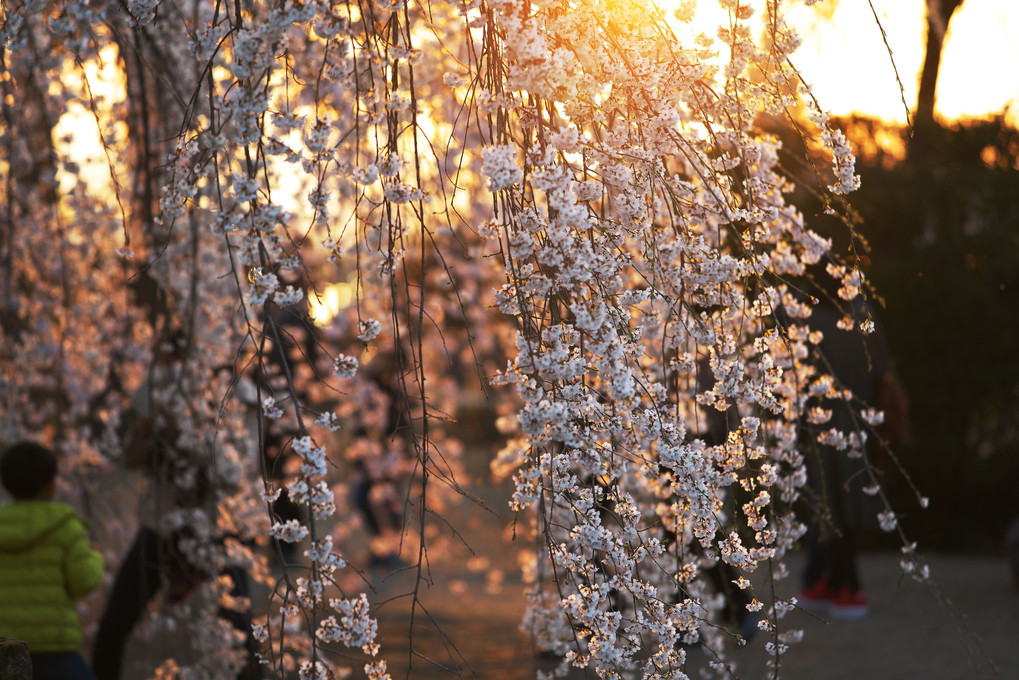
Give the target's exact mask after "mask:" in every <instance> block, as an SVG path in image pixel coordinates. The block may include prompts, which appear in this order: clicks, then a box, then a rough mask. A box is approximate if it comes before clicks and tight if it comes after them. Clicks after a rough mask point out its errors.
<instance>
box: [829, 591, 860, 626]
mask: <svg viewBox="0 0 1019 680" xmlns="http://www.w3.org/2000/svg"><path fill="white" fill-rule="evenodd" d="M867 611H868V610H867V596H866V595H865V594H864V592H863V591H862V590H857V591H855V592H853V591H852V590H850V589H849V588H843V589H842V590H840V591H839V594H838V596H837V597H836V598H835V601H834V602H832V603H831V612H830V613H831V617H832V618H833V619H835V618H838V619H862V618H863V617H865V616H867Z"/></svg>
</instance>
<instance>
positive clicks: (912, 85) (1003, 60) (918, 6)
mask: <svg viewBox="0 0 1019 680" xmlns="http://www.w3.org/2000/svg"><path fill="white" fill-rule="evenodd" d="M872 1H873V5H874V9H875V10H876V11H877V14H878V16H879V17H880V19H881V23H882V25H883V26H884V28H885V31H886V32H887V34H888V44H889V45H890V46H891V48H892V52H893V55H894V58H895V64H896V66H897V67H898V71H899V75H900V77H901V79H902V84H903V87H904V89H905V96H906V101H907V102H908V103H909V105H910V107H912V106H913V105H914V104H915V100H916V91H917V84H918V79H919V73H920V67H921V65H922V62H923V50H924V35H925V33H926V26H925V18H924V17H925V14H924V12H925V10H924V0H872ZM701 2H705V0H701ZM834 2H835V0H824V1H823V2H821V3H819V4H818V5H817V6H816V7H817V8H822V9H821V10H818V9H815V8H807V7H804V6H802V5H800V4H799V3H786V6H787V7H788V8H790V9H792V8H793V6H794V5H795V7H796V12H795V13H790V17H791V18H792V19H793V20H794V21H795V24H796V25H797V26H799V27H800V28H801V33H802V35H803V37H804V44H803V46H802V47H800V49H799V50H798V51H797V52H796V54H795V55H794V63H796V65H797V66H798V67H799V68H800V69H801V70H802V71H803V72H804V75H805V77H806V80H807V82H809V83H811V84H812V85H813V86H814V88H815V92H816V94H817V95H818V97H819V99H820V100H821V103H822V105H823V106H825V107H827V108H830V109H831V110H832V111H834V112H835V113H850V112H856V113H862V114H866V115H871V116H880V117H883V118H886V119H890V120H895V121H899V122H903V121H905V111H904V110H903V105H902V100H901V95H900V93H899V89H898V85H897V84H896V82H895V75H894V73H893V71H892V67H891V64H890V63H889V59H888V52H887V49H886V48H885V46H884V44H883V42H882V39H881V32H880V30H879V29H878V27H877V25H876V24H875V21H874V15H873V13H872V12H871V9H870V6H869V5H868V3H867V0H838V2H837V4H835V5H833V6H834V7H835V10H834V14H833V16H832V17H831V19H825V18H823V17H821V18H819V14H820V13H821V12H823V11H824V10H823V7H824V6H825V5H829V4H830V3H834ZM1016 36H1019V0H965V2H964V3H963V5H962V7H961V8H960V9H958V10H956V12H955V15H954V16H953V17H952V21H951V23H950V25H949V29H948V35H947V37H946V44H945V51H944V53H943V56H942V61H941V72H940V74H939V77H938V90H937V108H936V111H937V113H938V114H940V115H941V116H943V117H944V118H946V119H949V120H954V119H956V118H959V117H967V116H985V115H989V114H994V113H997V112H1000V111H1001V110H1002V109H1004V108H1005V107H1006V106H1007V105H1008V104H1009V103H1011V104H1012V107H1013V111H1012V113H1011V115H1010V120H1012V121H1013V122H1015V121H1016V120H1017V114H1019V39H1017V37H1016Z"/></svg>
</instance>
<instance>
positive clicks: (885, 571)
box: [124, 488, 1019, 680]
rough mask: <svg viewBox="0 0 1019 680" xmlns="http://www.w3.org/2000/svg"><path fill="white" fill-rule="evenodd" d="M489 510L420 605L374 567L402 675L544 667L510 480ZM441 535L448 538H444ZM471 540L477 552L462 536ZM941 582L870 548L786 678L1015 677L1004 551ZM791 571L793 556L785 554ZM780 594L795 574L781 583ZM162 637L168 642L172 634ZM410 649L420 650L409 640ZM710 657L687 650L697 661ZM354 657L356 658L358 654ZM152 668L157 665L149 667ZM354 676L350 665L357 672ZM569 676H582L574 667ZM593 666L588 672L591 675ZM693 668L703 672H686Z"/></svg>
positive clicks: (448, 546)
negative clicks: (850, 609)
mask: <svg viewBox="0 0 1019 680" xmlns="http://www.w3.org/2000/svg"><path fill="white" fill-rule="evenodd" d="M478 492H479V493H480V494H481V495H482V496H483V498H484V499H485V501H486V503H487V507H488V510H482V509H479V508H478V507H476V506H473V505H471V504H468V503H464V504H463V505H461V506H459V507H458V508H456V509H455V510H454V511H452V512H451V513H450V515H449V516H448V517H447V519H448V520H449V521H450V523H451V524H453V525H455V526H456V527H457V528H458V530H459V531H461V532H462V537H461V538H462V539H463V540H462V541H460V540H450V539H449V537H448V536H447V537H446V538H445V539H442V540H439V541H438V542H437V543H436V544H434V545H435V547H433V549H432V550H431V552H430V554H429V557H430V573H429V575H428V578H427V579H426V580H425V581H423V582H422V585H421V587H420V588H419V589H418V597H419V603H420V606H419V607H418V608H416V610H415V611H414V614H413V625H412V616H411V608H410V598H409V597H407V596H406V594H407V593H408V592H409V591H410V590H411V588H412V587H413V584H414V582H415V579H414V575H413V574H412V573H411V572H410V571H402V572H397V573H393V574H390V573H388V572H385V571H382V570H378V569H368V570H366V571H365V573H364V575H365V577H366V579H367V580H368V582H369V583H371V584H372V587H373V589H374V590H373V591H372V592H371V594H370V598H371V599H372V600H373V602H374V604H375V607H376V611H375V613H376V615H377V616H378V617H379V620H380V631H379V639H380V641H381V644H382V653H383V655H384V656H385V658H386V659H387V660H388V661H389V664H390V669H391V672H392V674H393V677H394V679H395V678H410V679H411V680H431V679H433V678H434V679H438V678H444V679H448V678H453V677H457V675H459V676H462V677H464V678H479V679H483V680H526V679H531V678H534V677H535V674H536V670H537V668H539V667H549V664H550V662H547V661H543V660H542V659H541V658H540V657H538V656H536V655H535V654H534V649H533V647H532V644H531V642H530V640H529V638H528V637H527V636H526V635H524V634H523V633H521V631H520V630H519V623H520V617H521V613H522V611H523V606H524V602H523V597H522V595H521V583H520V577H519V570H518V569H516V568H515V565H516V553H517V552H519V551H520V550H521V549H522V548H523V546H521V545H520V543H519V542H518V543H515V544H514V543H512V542H510V541H508V540H506V539H507V538H508V537H509V536H510V535H511V533H512V515H511V513H510V512H509V510H508V509H507V508H506V505H505V502H504V501H505V493H506V491H505V489H496V488H481V489H480V490H479V491H478ZM440 538H441V537H440ZM464 542H466V543H467V544H469V545H470V547H471V548H472V549H473V553H472V552H471V551H469V550H467V549H466V548H464V547H463V543H464ZM928 559H929V562H930V565H931V569H932V575H933V578H934V581H935V583H936V584H937V586H936V587H937V590H936V591H935V592H932V591H931V590H929V589H928V588H926V587H925V586H924V585H922V584H919V583H916V582H914V581H911V580H908V579H902V578H901V577H900V574H901V570H900V568H899V565H898V561H899V556H898V554H897V553H893V552H881V553H867V554H864V555H863V556H862V557H861V564H860V566H861V571H862V577H863V580H864V583H865V584H866V587H867V591H868V594H869V597H870V603H871V611H870V615H869V616H868V617H867V618H865V619H863V620H856V621H846V620H833V621H825V620H823V619H821V618H818V617H815V616H813V615H810V614H808V613H806V612H802V611H796V612H793V613H791V614H790V615H789V617H788V618H787V619H786V622H787V623H788V625H789V627H793V628H796V627H800V628H803V629H804V631H805V638H804V641H803V642H801V643H799V644H797V645H794V646H793V648H792V649H791V650H790V652H789V654H787V655H786V656H785V657H783V660H782V665H781V673H780V677H781V678H783V680H818V679H820V680H857V679H858V678H867V679H868V680H913V679H915V678H923V679H924V680H971V679H976V680H981V679H984V678H1005V679H1008V680H1011V679H1015V678H1019V590H1016V589H1015V588H1014V587H1013V584H1012V582H1011V579H1010V574H1009V570H1008V567H1007V564H1006V562H1005V560H1004V558H994V557H966V556H953V555H928ZM790 569H791V573H793V574H795V573H797V570H798V560H797V559H796V558H794V559H792V560H790ZM777 587H778V589H779V593H780V594H782V595H786V594H788V593H789V592H790V589H795V580H794V579H789V581H788V583H786V582H781V583H780V584H778V586H777ZM764 642H765V640H764V639H763V636H758V637H757V638H755V639H754V640H753V641H751V643H750V645H748V646H747V647H746V648H743V649H740V650H737V653H736V654H735V655H734V657H733V659H734V661H735V662H736V664H737V668H736V671H735V672H734V674H733V675H732V676H731V677H733V678H740V679H741V680H762V679H764V678H770V677H773V676H772V674H770V673H769V672H768V671H767V669H766V668H765V665H764V662H763V649H762V647H763V645H764ZM163 644H169V645H171V646H172V642H171V641H168V640H167V641H163ZM151 645H153V643H152V642H148V643H143V644H141V645H138V646H134V647H133V648H132V649H131V650H129V654H130V655H131V656H133V657H134V660H135V661H134V663H133V664H132V665H129V668H133V669H134V670H132V671H131V672H129V673H126V674H125V678H124V680H145V679H146V678H147V677H148V674H147V673H145V672H143V669H144V667H145V664H144V658H145V656H147V655H148V654H149V653H153V652H154V651H156V650H155V647H160V649H159V650H158V651H167V650H166V648H165V647H164V646H162V645H161V644H160V643H159V642H158V641H157V642H156V643H155V647H153V646H151ZM412 648H413V650H412ZM698 661H700V662H703V654H701V655H700V658H698V653H697V652H696V651H694V652H691V662H692V664H693V663H696V662H698ZM354 666H355V668H356V667H357V664H356V663H355V664H354ZM149 673H151V666H149ZM353 677H355V678H357V677H359V675H358V674H356V673H355V675H354V676H353ZM570 677H571V678H579V677H585V676H584V675H583V674H582V673H580V672H579V671H578V672H576V673H574V674H573V675H571V676H570ZM592 677H593V676H592ZM691 677H692V678H696V677H697V675H696V674H695V673H693V672H691Z"/></svg>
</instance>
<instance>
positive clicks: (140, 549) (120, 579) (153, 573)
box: [92, 528, 257, 680]
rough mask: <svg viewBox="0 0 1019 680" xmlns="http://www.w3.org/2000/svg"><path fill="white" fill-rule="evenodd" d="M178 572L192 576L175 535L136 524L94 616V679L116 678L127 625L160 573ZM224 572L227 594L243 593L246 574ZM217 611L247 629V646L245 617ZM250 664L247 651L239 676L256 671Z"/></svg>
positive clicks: (140, 611) (145, 602) (251, 647)
mask: <svg viewBox="0 0 1019 680" xmlns="http://www.w3.org/2000/svg"><path fill="white" fill-rule="evenodd" d="M181 573H185V574H191V575H192V576H194V575H195V574H196V571H195V569H194V567H192V566H191V565H190V564H188V563H187V562H186V560H184V558H183V557H182V556H181V555H180V553H179V551H178V550H177V545H176V540H175V539H174V538H173V537H167V536H163V535H161V534H159V533H157V532H155V531H153V530H152V529H146V528H141V529H139V530H138V533H137V534H136V535H135V539H134V543H133V544H132V545H131V549H130V550H129V551H128V553H127V557H125V558H124V563H123V564H121V565H120V570H119V571H118V572H117V578H116V580H115V581H114V582H113V590H112V591H110V597H109V600H108V601H107V603H106V609H105V610H104V611H103V616H102V618H101V619H100V620H99V630H98V631H97V632H96V639H95V644H94V646H93V649H92V667H93V669H94V670H95V677H96V680H120V675H121V666H122V664H123V661H124V646H125V644H126V643H127V639H128V637H129V636H130V634H131V631H132V630H133V629H134V627H135V624H137V623H138V620H139V619H140V618H141V617H142V614H143V613H144V612H145V610H146V608H147V607H148V604H149V602H150V601H151V600H152V598H153V597H155V596H156V593H157V592H158V591H159V588H160V586H161V585H162V583H163V581H164V579H163V576H164V575H169V576H170V578H171V581H172V579H173V574H181ZM225 573H226V574H228V575H229V576H230V577H231V578H232V580H233V583H234V588H233V591H232V593H231V594H232V595H234V596H237V597H247V596H248V594H249V593H248V579H247V574H245V573H244V571H243V570H241V569H238V568H230V569H227V570H226V572H225ZM171 586H172V583H171ZM220 616H221V617H222V618H225V619H227V620H228V621H230V622H231V623H232V624H233V625H234V627H235V628H237V629H238V630H243V631H244V632H245V633H246V634H247V636H248V650H249V652H251V651H253V650H254V641H253V640H252V638H251V634H250V633H251V622H250V619H249V618H248V617H247V616H246V615H244V614H242V613H239V612H235V611H226V610H221V611H220ZM256 669H257V662H255V661H254V659H253V655H252V654H250V653H249V664H248V667H247V668H245V669H244V670H242V671H241V674H240V675H239V677H245V678H247V677H257V676H256V675H251V674H250V673H252V672H254V670H256Z"/></svg>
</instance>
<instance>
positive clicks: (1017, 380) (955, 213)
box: [787, 115, 1019, 552]
mask: <svg viewBox="0 0 1019 680" xmlns="http://www.w3.org/2000/svg"><path fill="white" fill-rule="evenodd" d="M835 123H836V125H837V126H838V127H841V128H842V129H844V130H846V133H847V136H848V137H849V138H850V139H851V141H852V142H853V146H854V149H856V151H857V153H858V159H857V169H858V171H859V173H860V176H861V179H862V187H861V188H860V190H859V191H857V192H856V193H854V194H852V195H851V196H850V197H849V208H848V214H849V215H850V216H851V217H852V219H853V221H854V224H855V227H856V229H857V230H858V233H859V236H860V238H859V239H858V242H857V250H858V252H859V251H867V250H869V253H868V259H869V260H870V264H869V266H868V267H865V271H866V272H867V274H868V276H869V278H870V280H871V282H872V283H873V284H874V288H875V289H876V292H877V294H878V297H879V301H880V303H881V305H880V307H879V309H880V314H881V320H882V321H883V322H884V325H885V328H886V330H887V334H888V338H889V343H890V345H891V349H892V352H893V357H894V360H895V364H896V367H897V370H898V373H899V375H900V378H901V380H902V382H903V383H904V385H905V388H906V390H907V392H908V395H909V398H910V405H911V430H912V441H911V442H909V443H907V444H906V445H903V446H900V447H899V450H898V451H897V456H898V457H899V459H900V461H901V463H902V467H903V469H904V470H906V471H907V472H908V474H909V475H910V477H911V478H912V481H913V482H914V483H915V486H916V488H917V489H918V490H919V491H920V493H922V494H923V495H924V496H927V497H929V498H930V507H929V508H928V509H926V510H922V509H921V508H920V507H919V505H918V503H917V499H916V495H915V493H914V492H913V491H912V490H911V488H910V484H909V482H908V481H907V479H906V478H905V477H904V475H903V474H901V473H900V472H898V471H897V470H896V469H895V465H893V464H891V462H890V461H885V463H884V469H885V470H886V473H887V484H888V488H889V491H890V493H891V496H892V500H893V505H894V507H895V508H896V509H897V510H898V511H899V512H900V513H901V520H902V522H903V524H904V526H905V528H906V530H907V534H908V535H909V536H911V537H912V538H913V539H914V540H917V541H918V542H919V543H920V545H921V546H922V547H923V548H925V549H935V550H948V551H965V552H997V551H999V550H1000V547H1001V543H1002V537H1003V534H1004V531H1005V527H1006V525H1007V524H1008V523H1009V522H1010V521H1011V520H1012V519H1013V518H1016V517H1019V493H1017V492H1016V483H1017V482H1019V131H1017V130H1015V129H1014V128H1012V127H1009V126H1008V124H1007V123H1006V122H1005V116H1004V115H1003V116H1000V117H998V118H996V119H992V120H986V121H968V122H960V123H955V124H953V125H952V126H951V127H948V126H941V125H939V124H937V123H935V124H933V125H928V126H927V127H925V128H924V129H918V128H916V127H914V130H913V136H911V135H910V130H909V129H907V128H904V127H900V126H890V125H889V124H888V123H884V122H880V121H875V120H873V119H866V118H845V119H842V120H839V121H835ZM791 147H792V148H790V145H787V150H788V151H791V152H792V153H793V154H795V153H796V151H795V147H796V144H795V142H794V143H793V144H792V145H791ZM802 158H803V156H802V155H801V156H800V159H802ZM804 201H808V197H806V196H805V197H803V200H802V201H801V202H800V203H799V205H801V206H802V207H803V209H804V213H805V216H806V217H807V219H808V222H809V223H810V224H812V225H813V226H814V227H815V228H816V229H817V230H818V231H820V232H821V233H824V234H825V235H826V236H829V237H831V238H833V240H834V241H835V250H836V251H841V252H843V253H845V252H846V250H847V249H848V248H849V243H848V239H847V238H846V229H845V226H844V225H843V224H842V223H841V222H840V221H838V220H836V219H835V218H832V217H828V216H826V215H825V214H824V210H823V207H822V206H820V205H817V203H816V201H815V202H814V205H813V208H811V206H810V205H809V202H804ZM812 209H813V211H814V212H813V214H811V210H812ZM864 543H865V544H868V545H874V546H875V547H876V546H878V545H880V546H886V545H890V544H889V543H887V541H886V539H884V538H882V537H881V536H870V537H865V538H864Z"/></svg>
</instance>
